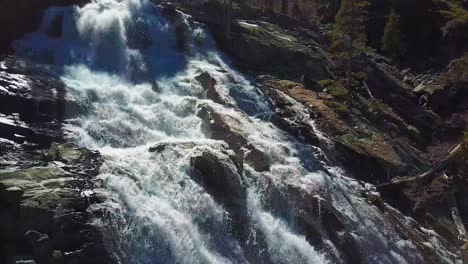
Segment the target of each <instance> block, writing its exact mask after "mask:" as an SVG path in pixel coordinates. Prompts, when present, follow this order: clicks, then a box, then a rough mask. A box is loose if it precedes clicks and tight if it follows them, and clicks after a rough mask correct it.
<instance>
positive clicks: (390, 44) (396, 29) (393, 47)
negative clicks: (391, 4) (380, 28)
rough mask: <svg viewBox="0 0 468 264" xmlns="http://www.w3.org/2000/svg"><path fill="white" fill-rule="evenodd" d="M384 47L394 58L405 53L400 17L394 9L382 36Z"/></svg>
mask: <svg viewBox="0 0 468 264" xmlns="http://www.w3.org/2000/svg"><path fill="white" fill-rule="evenodd" d="M382 49H383V50H384V51H385V52H387V53H388V54H389V55H390V56H392V57H393V58H398V57H402V56H403V55H404V54H405V51H406V50H405V45H404V42H403V35H402V33H401V31H400V17H399V16H398V15H397V13H396V12H395V9H393V10H392V12H391V13H390V16H389V17H388V21H387V24H386V25H385V29H384V35H383V37H382Z"/></svg>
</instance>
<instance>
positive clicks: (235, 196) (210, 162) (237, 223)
mask: <svg viewBox="0 0 468 264" xmlns="http://www.w3.org/2000/svg"><path fill="white" fill-rule="evenodd" d="M190 164H191V166H192V167H193V168H194V169H195V171H196V172H197V174H196V175H194V177H195V180H196V181H198V182H199V183H200V184H201V185H202V186H204V188H205V189H206V190H207V192H208V193H209V194H211V195H212V196H213V198H214V199H215V200H216V201H217V202H218V203H220V204H222V205H223V206H224V208H225V209H226V211H228V212H229V214H230V217H231V219H232V226H233V230H234V233H235V235H236V236H237V237H238V238H239V239H241V240H244V239H245V238H246V237H247V232H248V230H247V229H246V228H247V226H248V225H247V224H246V223H245V221H247V218H246V217H247V216H246V215H247V208H246V199H247V198H246V195H247V194H246V186H245V183H244V180H243V178H242V177H243V176H242V170H241V168H239V167H238V166H236V164H235V160H233V159H232V158H231V157H229V156H228V154H226V153H222V152H219V151H213V150H210V149H208V148H206V149H200V150H199V152H197V153H195V154H194V155H193V156H192V157H191V158H190Z"/></svg>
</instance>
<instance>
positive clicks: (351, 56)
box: [331, 0, 369, 86]
mask: <svg viewBox="0 0 468 264" xmlns="http://www.w3.org/2000/svg"><path fill="white" fill-rule="evenodd" d="M368 6H369V2H368V1H367V0H342V1H341V6H340V9H339V11H338V13H337V15H336V17H335V26H334V28H333V36H332V44H331V49H332V52H333V54H334V57H335V59H336V61H337V62H338V65H339V66H341V68H343V70H344V73H345V75H346V82H347V84H348V85H349V86H351V85H352V83H353V81H354V79H356V78H355V77H358V79H363V75H364V74H363V73H362V72H359V71H360V70H361V69H362V67H361V66H362V65H360V60H359V57H360V56H361V55H362V53H363V52H364V51H365V50H366V49H367V37H366V20H367V7H368Z"/></svg>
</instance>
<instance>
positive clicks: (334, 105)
mask: <svg viewBox="0 0 468 264" xmlns="http://www.w3.org/2000/svg"><path fill="white" fill-rule="evenodd" d="M324 103H325V105H327V106H328V107H330V108H331V109H333V110H335V111H336V112H338V113H339V114H348V113H349V107H348V106H347V105H344V104H342V103H340V102H337V101H325V102H324Z"/></svg>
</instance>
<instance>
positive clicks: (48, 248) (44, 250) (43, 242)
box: [25, 230, 54, 264]
mask: <svg viewBox="0 0 468 264" xmlns="http://www.w3.org/2000/svg"><path fill="white" fill-rule="evenodd" d="M25 237H26V239H27V240H28V242H29V245H30V246H31V249H32V253H33V256H34V260H35V261H36V262H37V263H39V264H42V263H50V262H49V260H50V259H51V257H52V255H53V251H54V248H53V244H52V240H51V239H50V238H49V236H48V235H46V234H41V233H39V232H37V231H35V230H29V231H27V232H26V233H25Z"/></svg>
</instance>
